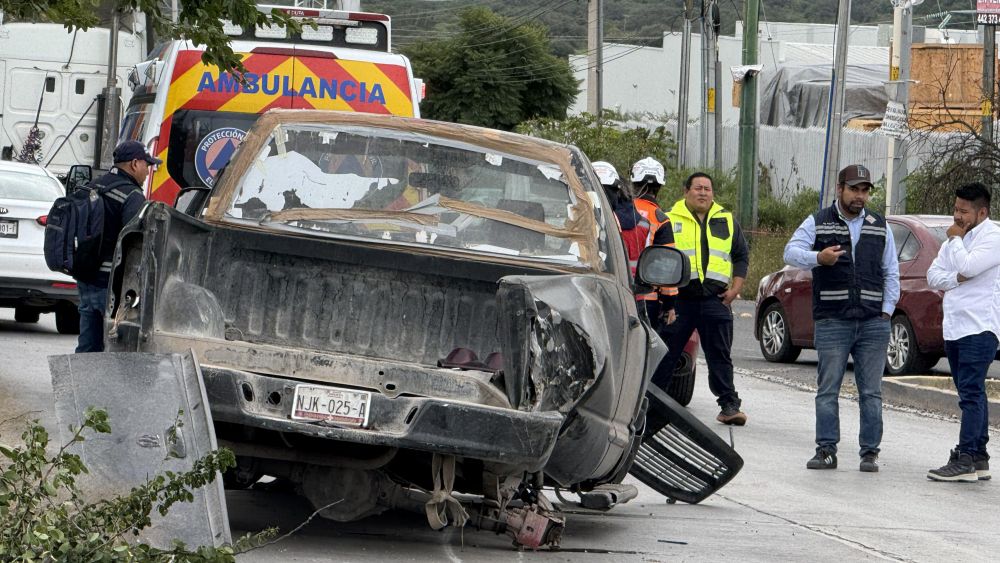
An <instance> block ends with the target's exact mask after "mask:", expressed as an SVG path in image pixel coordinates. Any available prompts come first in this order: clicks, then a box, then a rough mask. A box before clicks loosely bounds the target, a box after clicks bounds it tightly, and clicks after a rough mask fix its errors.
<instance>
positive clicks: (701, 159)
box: [698, 0, 713, 167]
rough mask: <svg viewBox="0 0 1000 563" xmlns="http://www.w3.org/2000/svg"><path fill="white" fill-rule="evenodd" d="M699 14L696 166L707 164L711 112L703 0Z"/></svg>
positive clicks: (708, 38)
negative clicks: (698, 113) (699, 60)
mask: <svg viewBox="0 0 1000 563" xmlns="http://www.w3.org/2000/svg"><path fill="white" fill-rule="evenodd" d="M700 14H701V15H700V16H699V17H698V29H699V31H700V32H701V33H700V34H699V36H700V37H701V88H700V90H701V112H700V115H699V119H698V128H699V130H700V132H701V135H700V136H701V139H699V143H698V147H699V149H700V153H699V155H698V166H700V167H706V166H708V144H709V140H708V114H709V113H712V111H713V110H712V108H711V107H710V105H711V103H712V100H711V96H712V94H713V92H712V84H711V83H712V67H711V64H712V57H711V56H710V54H709V47H710V45H711V42H712V40H711V37H712V26H711V24H709V22H708V11H707V6H706V5H705V0H701V10H700Z"/></svg>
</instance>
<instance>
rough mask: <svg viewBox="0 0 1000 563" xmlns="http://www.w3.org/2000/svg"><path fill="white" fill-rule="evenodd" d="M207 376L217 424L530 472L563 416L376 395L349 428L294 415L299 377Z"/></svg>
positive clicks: (205, 369)
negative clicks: (363, 417) (361, 423)
mask: <svg viewBox="0 0 1000 563" xmlns="http://www.w3.org/2000/svg"><path fill="white" fill-rule="evenodd" d="M202 373H203V376H204V380H205V388H206V391H207V393H208V399H209V404H210V405H211V408H212V418H213V419H214V420H215V421H217V422H228V423H233V424H239V425H244V426H250V427H256V428H263V429H267V430H275V431H279V432H294V433H297V434H302V435H305V436H313V437H319V438H326V439H329V440H337V441H344V442H352V443H358V444H366V445H374V446H390V447H396V448H403V449H412V450H421V451H427V452H435V453H441V454H448V455H456V456H461V457H466V458H474V459H480V460H483V461H487V462H495V463H502V464H506V465H513V466H519V467H523V468H524V470H526V471H538V470H540V469H541V468H542V467H544V466H545V464H546V462H547V461H548V459H549V456H550V455H551V454H552V450H553V448H554V447H555V443H556V439H557V438H558V434H559V429H560V427H561V426H562V423H563V419H564V417H563V415H561V414H559V413H557V412H524V411H519V410H514V409H506V408H501V407H491V406H484V405H479V404H475V403H466V402H458V401H454V400H444V399H435V398H427V397H414V396H399V397H395V398H389V397H386V396H384V395H381V394H379V393H372V399H371V411H370V415H369V421H368V425H367V427H365V428H345V427H338V426H330V425H324V424H322V423H314V422H303V421H299V420H292V419H291V416H290V415H291V409H292V401H293V397H294V395H295V386H296V382H295V381H290V380H287V379H283V378H279V377H268V376H263V375H258V374H253V373H248V372H243V371H239V370H233V369H227V368H219V367H212V366H202ZM331 447H333V446H332V445H331Z"/></svg>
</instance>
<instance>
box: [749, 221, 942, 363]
mask: <svg viewBox="0 0 1000 563" xmlns="http://www.w3.org/2000/svg"><path fill="white" fill-rule="evenodd" d="M886 220H887V221H888V223H889V228H891V229H892V236H893V238H894V239H895V243H896V253H897V256H898V257H899V283H900V296H899V302H898V303H897V304H896V311H895V312H894V313H893V315H892V329H891V333H890V335H889V348H888V350H887V351H886V361H885V370H886V373H889V374H892V375H900V374H906V373H919V372H924V371H926V370H928V369H930V368H931V367H932V366H934V365H935V364H936V363H937V362H938V360H940V359H941V357H942V356H943V355H944V339H943V337H942V334H941V295H942V294H941V292H940V291H937V290H933V289H931V288H929V287H928V286H927V269H928V268H929V267H930V265H931V262H932V261H933V260H934V257H935V256H937V253H938V249H939V248H940V246H941V243H942V242H943V241H944V240H945V238H946V237H945V231H947V230H948V226H949V225H951V224H952V223H953V220H952V218H951V217H950V216H946V215H893V216H889V217H886ZM754 326H755V331H754V334H755V336H756V337H757V340H758V341H759V342H760V351H761V353H762V354H763V355H764V359H766V360H768V361H770V362H792V361H795V359H796V358H798V356H799V352H801V351H802V349H803V348H814V345H813V318H812V271H810V270H800V269H798V268H792V267H791V266H785V267H784V268H782V269H781V270H779V271H777V272H774V273H772V274H769V275H767V276H765V277H764V278H763V279H761V280H760V286H759V287H758V289H757V316H756V322H755V325H754Z"/></svg>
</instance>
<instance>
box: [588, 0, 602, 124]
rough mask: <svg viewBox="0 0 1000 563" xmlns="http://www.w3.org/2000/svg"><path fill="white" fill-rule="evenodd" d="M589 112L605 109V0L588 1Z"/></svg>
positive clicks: (594, 113) (597, 113)
mask: <svg viewBox="0 0 1000 563" xmlns="http://www.w3.org/2000/svg"><path fill="white" fill-rule="evenodd" d="M587 52H588V53H589V55H588V56H587V68H588V71H587V113H590V114H592V115H596V116H600V114H601V111H603V109H604V0H589V1H588V3H587Z"/></svg>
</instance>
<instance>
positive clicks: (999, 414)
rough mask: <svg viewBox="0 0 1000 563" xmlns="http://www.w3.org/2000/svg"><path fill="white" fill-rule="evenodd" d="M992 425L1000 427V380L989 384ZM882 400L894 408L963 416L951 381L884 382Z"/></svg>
mask: <svg viewBox="0 0 1000 563" xmlns="http://www.w3.org/2000/svg"><path fill="white" fill-rule="evenodd" d="M986 395H987V397H988V398H989V411H990V425H991V426H1000V380H995V379H987V380H986ZM882 400H883V401H884V402H886V403H891V404H894V405H899V406H904V407H912V408H916V409H922V410H928V411H933V412H938V413H941V414H946V415H952V416H956V417H958V416H961V415H962V411H961V409H959V408H958V392H957V391H956V390H955V384H954V383H953V382H952V380H951V377H935V376H928V375H909V376H904V377H886V378H884V379H883V380H882Z"/></svg>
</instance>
